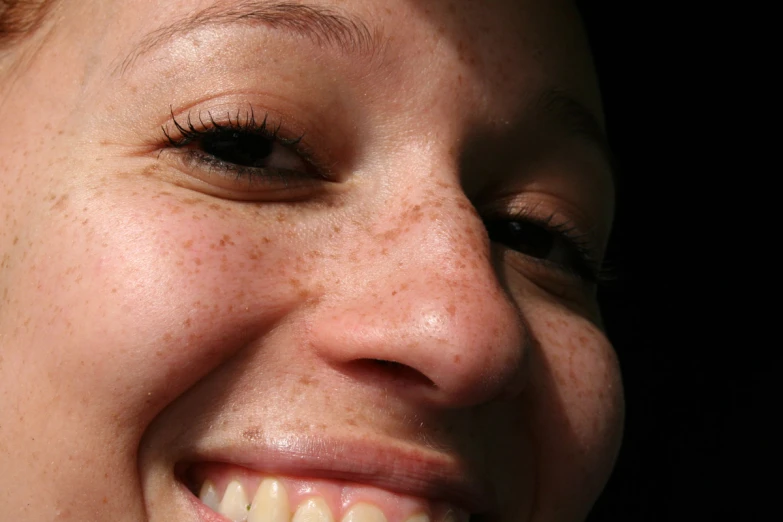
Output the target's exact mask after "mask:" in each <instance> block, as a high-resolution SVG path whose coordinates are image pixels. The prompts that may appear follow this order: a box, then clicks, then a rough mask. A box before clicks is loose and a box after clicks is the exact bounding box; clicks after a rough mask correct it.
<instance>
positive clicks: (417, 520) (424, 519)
mask: <svg viewBox="0 0 783 522" xmlns="http://www.w3.org/2000/svg"><path fill="white" fill-rule="evenodd" d="M405 522H430V517H429V515H427V514H425V513H419V514H417V515H413V516H411V517H408V519H407V520H406V521H405Z"/></svg>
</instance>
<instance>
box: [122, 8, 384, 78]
mask: <svg viewBox="0 0 783 522" xmlns="http://www.w3.org/2000/svg"><path fill="white" fill-rule="evenodd" d="M237 24H240V25H249V26H259V25H262V26H267V27H269V28H272V29H283V30H287V31H289V32H291V33H294V34H298V35H300V36H303V37H306V38H309V39H310V40H311V41H312V42H313V43H314V44H316V45H318V46H319V47H331V48H334V49H336V50H338V51H339V52H341V53H342V54H347V55H354V56H356V55H358V56H363V57H372V56H374V55H376V54H377V53H378V52H379V51H380V50H381V47H382V45H381V41H382V39H381V32H380V30H378V29H377V28H376V29H374V30H371V29H370V26H369V25H368V24H367V23H366V22H364V21H363V20H361V19H360V18H357V17H356V16H354V15H349V14H347V13H344V12H341V11H337V10H336V9H334V8H331V7H322V6H315V5H307V4H302V3H299V2H295V1H290V0H287V1H277V2H268V1H263V0H243V1H240V2H234V3H231V4H230V5H226V3H225V2H218V3H216V4H214V5H212V6H209V7H207V8H205V9H202V10H201V11H197V12H195V13H193V14H191V15H189V16H186V17H184V18H182V19H180V20H177V21H175V22H173V23H171V24H169V25H166V26H164V27H161V28H159V29H156V30H154V31H152V32H151V33H149V34H147V35H146V36H144V37H143V38H142V39H141V41H140V42H139V44H138V45H136V46H135V47H134V49H133V50H132V51H131V52H130V53H129V54H128V56H127V57H126V58H125V60H123V62H122V64H121V65H120V66H119V72H120V75H122V74H124V73H125V72H126V71H127V70H128V69H129V68H130V67H132V66H133V64H134V62H135V61H136V60H137V59H138V58H139V57H141V56H143V55H145V54H148V53H150V52H152V51H153V50H155V49H157V48H159V47H161V46H163V45H164V44H165V43H167V42H170V41H171V40H173V39H175V38H176V37H179V36H184V35H187V34H189V33H192V32H194V31H197V30H199V29H203V28H206V27H215V26H226V25H237Z"/></svg>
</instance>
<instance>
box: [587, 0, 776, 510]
mask: <svg viewBox="0 0 783 522" xmlns="http://www.w3.org/2000/svg"><path fill="white" fill-rule="evenodd" d="M684 4H688V3H679V4H677V3H673V2H669V3H668V4H666V3H645V2H627V1H626V2H596V1H593V2H582V3H581V5H580V9H581V10H582V14H583V17H584V19H585V24H586V27H587V31H588V36H589V38H590V42H591V46H592V48H593V53H594V56H595V60H596V66H597V69H598V74H599V80H600V82H601V87H602V92H603V97H604V104H605V111H606V116H607V127H608V133H609V141H610V144H611V146H612V148H613V150H614V153H615V155H616V157H617V162H618V178H619V179H618V207H617V217H616V224H615V231H614V233H613V238H612V242H611V245H610V248H609V255H608V261H609V264H610V265H611V266H612V267H613V268H614V272H615V274H616V276H617V277H616V281H615V282H613V283H610V284H608V285H607V286H605V287H603V288H602V289H601V292H600V298H601V302H602V306H603V310H604V316H605V322H606V327H607V331H608V333H609V336H610V338H611V339H612V341H613V343H614V345H615V348H616V350H617V353H618V357H619V359H620V364H621V366H622V370H623V381H624V385H625V390H626V408H627V413H626V431H625V439H624V442H623V448H622V450H621V453H620V457H619V460H618V463H617V467H616V469H615V472H614V474H613V476H612V478H611V480H610V482H609V484H608V486H607V488H606V490H605V493H604V494H603V495H602V497H601V498H600V499H599V501H598V502H597V504H596V506H595V508H594V509H593V512H592V514H591V516H590V518H589V519H588V520H589V522H600V521H615V520H616V521H620V520H622V521H647V520H655V521H668V520H688V521H695V520H698V521H701V520H705V521H706V520H731V521H746V520H781V519H783V518H780V513H779V511H780V510H779V508H778V509H775V510H774V511H771V512H767V513H764V510H763V508H762V506H763V504H764V503H765V502H764V501H765V500H767V499H770V498H771V499H774V500H776V499H777V498H778V497H780V496H781V492H780V490H781V489H783V479H781V474H782V473H783V468H781V467H780V461H779V459H777V458H775V455H776V452H773V451H772V449H773V447H774V445H775V443H776V442H777V441H776V439H777V437H778V436H779V435H780V429H779V428H778V429H777V430H773V427H772V426H773V423H772V422H768V421H771V420H774V419H775V417H776V416H777V414H778V413H779V412H781V411H783V409H782V408H781V407H780V406H779V405H778V400H779V399H780V398H783V394H781V393H779V392H777V390H776V389H775V388H776V384H775V383H776V379H775V378H774V376H775V374H776V373H778V372H779V368H780V363H779V362H778V361H779V360H780V357H779V356H777V353H776V352H777V351H779V348H780V344H781V343H780V341H779V340H778V338H777V336H775V335H767V336H766V337H765V336H763V335H762V334H761V331H762V330H764V329H769V328H768V326H770V324H769V322H770V321H772V326H773V327H774V321H775V316H776V315H778V311H776V310H775V307H777V308H778V309H779V308H780V305H779V304H777V303H778V301H779V299H778V297H777V296H776V295H775V291H776V289H773V287H772V282H773V281H774V280H777V279H778V278H776V277H775V272H776V270H775V268H776V267H775V266H774V264H775V262H776V258H777V256H775V255H774V254H773V252H774V250H775V248H774V243H776V240H774V239H773V236H767V237H766V238H763V237H762V238H761V239H756V238H754V239H751V238H752V237H753V235H752V233H751V232H752V231H753V230H759V229H761V228H762V227H763V226H764V225H765V223H764V221H765V220H766V219H768V218H766V217H762V214H761V213H760V212H759V210H760V208H761V207H763V206H764V205H762V204H761V203H760V197H759V194H760V193H763V192H765V191H766V192H770V191H771V192H774V190H773V189H772V184H769V183H767V182H765V180H766V179H768V178H769V177H773V178H774V177H779V173H778V174H773V175H771V176H770V174H771V171H770V168H769V166H768V167H766V168H764V169H761V170H759V169H758V168H756V167H751V165H750V163H749V161H748V160H750V158H752V157H753V156H754V155H755V154H754V153H753V149H752V148H751V149H748V148H746V146H745V145H744V141H745V140H746V139H747V135H748V134H752V133H755V132H756V131H757V130H758V129H756V128H754V127H752V126H750V125H749V124H748V123H747V122H746V123H740V120H739V118H738V116H739V115H740V114H741V112H742V110H743V108H747V107H748V106H750V105H751V104H752V103H753V100H752V99H751V98H752V97H753V96H755V97H762V98H763V97H764V96H765V95H764V94H763V92H764V90H765V89H762V88H759V87H760V86H759V85H755V86H752V87H755V89H748V90H747V91H745V92H743V93H741V92H740V90H741V86H742V83H743V80H751V79H752V78H753V76H750V77H749V76H748V69H749V64H748V63H747V61H746V59H745V58H746V57H747V56H748V55H749V54H752V53H746V52H742V51H741V50H742V49H744V50H747V46H744V45H743V43H742V42H743V41H746V40H745V38H746V37H747V36H748V33H740V32H739V30H738V25H740V24H739V17H740V15H741V13H742V12H743V8H742V7H741V6H740V7H737V6H734V11H733V12H732V13H727V16H719V15H718V14H717V13H716V12H715V10H714V9H707V8H704V9H702V10H698V9H696V8H695V6H693V4H691V6H690V7H689V11H684V10H683V7H682V6H683V5H684ZM759 30H761V29H759ZM740 34H742V35H743V36H740ZM754 90H755V94H754V93H753V91H754ZM748 96H750V98H749V97H748ZM774 127H777V125H774ZM774 132H775V133H777V134H780V130H779V129H777V130H775V131H774ZM756 148H758V146H757V147H756ZM743 156H744V159H745V161H743ZM738 158H739V159H738ZM775 169H776V170H778V171H780V166H779V165H777V166H776V164H774V163H773V164H772V170H773V171H774V170H775ZM749 189H750V190H749ZM765 258H766V259H765ZM770 262H771V263H770ZM748 287H752V288H753V289H755V290H757V291H759V293H760V294H766V300H765V299H764V298H763V297H761V296H758V297H754V298H751V297H750V294H749V293H748V292H747V291H744V289H746V288H748ZM743 294H744V295H743ZM765 311H766V313H765ZM763 472H765V473H766V475H765V476H762V473H763Z"/></svg>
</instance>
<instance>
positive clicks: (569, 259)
mask: <svg viewBox="0 0 783 522" xmlns="http://www.w3.org/2000/svg"><path fill="white" fill-rule="evenodd" d="M485 226H486V228H487V232H488V234H489V238H490V240H491V241H493V242H495V243H499V244H502V245H505V246H507V247H508V248H510V249H512V250H515V251H516V252H519V253H520V254H524V255H525V256H527V257H528V258H532V259H534V260H536V261H540V262H543V263H545V264H547V265H548V266H550V267H553V268H555V269H557V270H559V271H561V272H566V273H569V274H573V275H576V276H577V277H579V278H581V279H583V280H585V281H588V282H591V283H594V282H597V281H598V279H599V272H600V270H599V267H598V264H597V263H596V262H595V261H594V258H593V257H592V255H591V254H590V250H589V248H588V246H587V245H586V244H585V241H584V239H583V237H582V236H581V235H580V234H579V233H578V232H576V230H575V229H574V228H573V227H570V226H569V225H568V224H567V223H563V224H561V225H553V224H552V218H549V219H547V220H543V221H540V222H539V221H537V220H535V219H534V218H532V217H528V218H526V219H524V220H520V219H516V220H511V219H505V220H504V219H499V220H492V221H487V222H486V224H485Z"/></svg>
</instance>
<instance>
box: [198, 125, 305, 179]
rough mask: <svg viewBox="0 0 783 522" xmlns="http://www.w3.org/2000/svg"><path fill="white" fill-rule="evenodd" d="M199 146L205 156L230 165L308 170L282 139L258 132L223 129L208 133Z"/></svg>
mask: <svg viewBox="0 0 783 522" xmlns="http://www.w3.org/2000/svg"><path fill="white" fill-rule="evenodd" d="M195 145H198V146H199V147H200V150H201V152H202V153H204V154H206V155H209V156H212V157H213V158H215V159H216V160H218V161H220V162H222V163H225V164H230V165H237V166H240V167H251V168H276V169H285V170H300V171H301V170H307V168H308V165H307V163H306V162H305V161H304V160H303V159H302V158H301V157H299V155H298V154H297V153H296V152H295V151H293V150H292V149H291V148H290V147H291V146H292V144H287V145H283V144H282V143H280V140H279V139H277V140H276V139H274V138H273V137H269V136H265V135H263V134H261V133H258V132H247V131H242V130H234V129H220V130H218V131H216V132H212V133H209V134H206V135H204V136H202V137H201V139H200V140H198V142H197V143H195Z"/></svg>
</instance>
